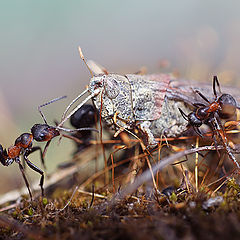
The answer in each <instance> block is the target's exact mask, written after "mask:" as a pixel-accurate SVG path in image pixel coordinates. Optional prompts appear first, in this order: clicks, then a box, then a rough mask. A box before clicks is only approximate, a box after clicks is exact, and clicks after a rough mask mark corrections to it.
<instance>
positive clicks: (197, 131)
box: [192, 126, 203, 138]
mask: <svg viewBox="0 0 240 240" xmlns="http://www.w3.org/2000/svg"><path fill="white" fill-rule="evenodd" d="M192 127H193V130H194V131H195V133H197V135H199V136H200V137H201V138H203V135H202V133H201V131H200V130H199V128H198V127H196V126H192Z"/></svg>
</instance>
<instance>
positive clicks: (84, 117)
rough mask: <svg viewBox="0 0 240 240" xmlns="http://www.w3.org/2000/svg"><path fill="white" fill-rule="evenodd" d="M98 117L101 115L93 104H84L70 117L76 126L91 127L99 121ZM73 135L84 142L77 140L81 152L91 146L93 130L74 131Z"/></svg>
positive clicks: (72, 123) (78, 150)
mask: <svg viewBox="0 0 240 240" xmlns="http://www.w3.org/2000/svg"><path fill="white" fill-rule="evenodd" d="M98 118H99V116H98V113H97V110H96V109H95V107H94V106H93V105H91V104H84V105H83V106H82V107H81V108H79V109H78V110H77V111H76V112H75V113H74V114H73V115H72V116H71V117H70V123H71V125H72V126H73V127H75V128H83V127H91V126H93V125H94V124H96V123H97V121H98ZM72 136H73V137H76V138H78V139H80V140H83V143H77V142H76V144H77V151H76V152H80V151H81V150H83V149H84V148H85V147H87V146H89V140H90V139H91V136H92V132H91V131H84V132H76V133H73V134H72Z"/></svg>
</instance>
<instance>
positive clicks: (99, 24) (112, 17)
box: [0, 0, 240, 193]
mask: <svg viewBox="0 0 240 240" xmlns="http://www.w3.org/2000/svg"><path fill="white" fill-rule="evenodd" d="M239 9H240V3H239V2H237V1H231V0H230V1H219V0H218V1H217V0H212V1H208V2H206V1H196V0H182V1H176V0H170V1H157V0H149V1H139V0H132V1H121V3H120V1H107V0H103V1H94V0H93V1H81V0H79V1H63V0H57V1H56V0H52V1H46V0H42V1H31V0H23V1H17V0H12V1H6V0H5V1H4V0H2V1H1V2H0V26H1V38H0V112H1V117H0V143H1V144H2V145H3V147H9V146H10V145H12V144H13V143H14V141H15V139H16V138H17V137H18V136H19V135H20V134H21V133H23V132H29V131H30V129H31V127H32V126H33V125H34V124H35V123H42V119H41V117H40V114H39V113H38V111H37V106H38V105H40V104H42V103H45V102H47V101H48V100H50V99H53V98H55V97H58V96H62V95H67V96H68V98H67V99H65V100H61V101H59V102H57V103H54V104H51V105H49V106H47V107H45V108H44V109H43V111H44V113H45V115H46V117H47V119H48V122H49V124H53V121H54V120H59V118H60V116H61V113H62V112H63V110H64V109H65V107H66V106H67V104H68V103H69V102H70V101H71V100H72V99H73V98H74V97H75V96H76V95H78V94H79V93H80V92H81V91H83V90H84V89H85V86H86V85H87V84H88V82H89V79H90V75H89V72H88V70H87V68H86V66H85V65H84V64H83V62H82V61H81V59H80V58H79V54H78V51H77V47H78V46H79V45H80V46H81V47H82V49H83V53H84V55H85V57H86V58H87V59H92V60H95V61H96V62H98V63H100V64H101V65H103V66H105V67H106V68H107V69H108V70H109V71H110V72H118V73H134V72H136V71H138V70H139V69H140V68H141V67H142V66H145V67H146V68H147V70H148V72H149V73H156V72H163V71H164V72H176V73H178V74H179V76H181V77H183V78H186V79H194V80H197V81H209V82H211V79H212V75H213V74H218V76H219V79H220V81H221V82H224V83H225V84H227V85H239V83H238V79H239V76H240V68H239V62H240V54H239V42H240V15H239ZM54 140H55V141H53V144H52V145H51V147H50V148H49V151H48V153H47V158H46V161H47V167H48V172H52V171H54V169H55V168H56V165H57V164H59V163H60V162H63V161H67V160H69V159H70V158H71V153H72V151H73V145H72V143H71V142H70V141H69V140H64V139H63V141H62V143H61V144H60V145H59V146H58V144H57V143H58V140H57V139H54ZM35 144H36V143H35ZM38 145H39V144H38ZM40 145H41V144H40ZM30 159H31V160H32V161H33V162H35V163H36V164H37V165H39V166H41V165H40V162H39V156H38V153H36V154H33V155H30ZM14 165H15V164H13V165H12V166H9V167H8V168H6V167H3V166H0V175H1V182H2V184H1V188H0V193H3V192H6V191H8V190H9V189H12V188H15V187H18V186H19V185H22V184H23V180H22V177H21V175H20V172H19V170H18V168H17V166H14ZM28 173H29V174H30V175H31V179H33V178H38V177H39V176H38V174H37V173H32V171H31V170H30V171H28ZM13 176H14V177H13Z"/></svg>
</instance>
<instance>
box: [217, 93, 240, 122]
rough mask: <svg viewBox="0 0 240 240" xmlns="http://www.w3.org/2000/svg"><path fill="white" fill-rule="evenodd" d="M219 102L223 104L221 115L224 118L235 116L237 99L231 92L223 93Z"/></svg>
mask: <svg viewBox="0 0 240 240" xmlns="http://www.w3.org/2000/svg"><path fill="white" fill-rule="evenodd" d="M218 102H219V104H220V106H221V111H219V116H220V117H221V118H223V119H227V118H230V117H232V116H234V114H235V112H236V105H237V103H236V100H235V99H234V98H233V96H232V95H230V94H222V95H221V96H220V97H219V99H218Z"/></svg>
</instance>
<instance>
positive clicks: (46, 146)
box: [43, 140, 52, 159]
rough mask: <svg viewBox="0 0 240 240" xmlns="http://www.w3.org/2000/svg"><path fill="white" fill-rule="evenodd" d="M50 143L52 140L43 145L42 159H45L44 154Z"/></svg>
mask: <svg viewBox="0 0 240 240" xmlns="http://www.w3.org/2000/svg"><path fill="white" fill-rule="evenodd" d="M51 141H52V140H49V141H48V142H47V143H46V145H45V147H44V149H43V159H44V158H45V155H46V152H47V150H48V147H49V144H50V143H51Z"/></svg>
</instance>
